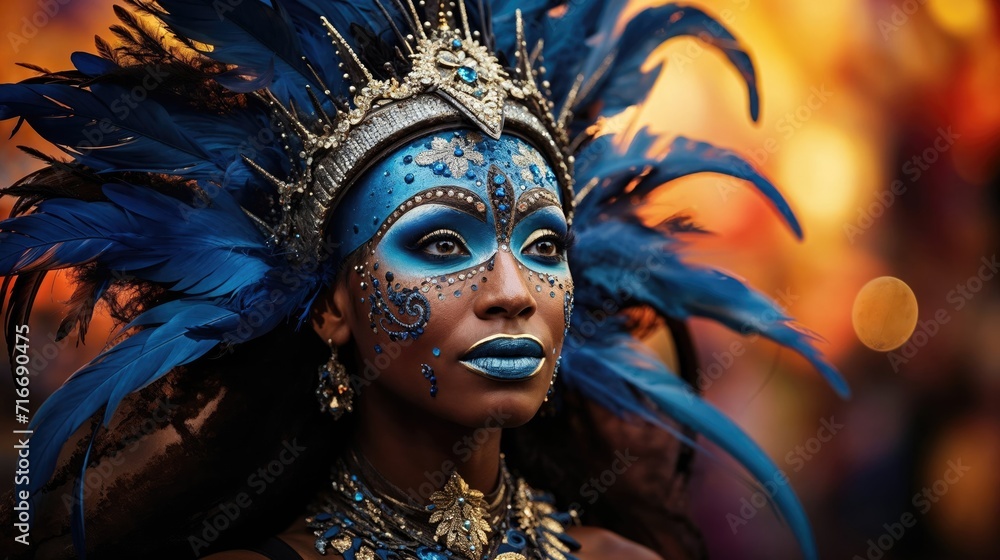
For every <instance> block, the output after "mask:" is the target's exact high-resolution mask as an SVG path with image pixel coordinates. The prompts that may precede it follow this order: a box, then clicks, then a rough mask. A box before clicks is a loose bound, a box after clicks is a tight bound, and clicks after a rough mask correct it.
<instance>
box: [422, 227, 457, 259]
mask: <svg viewBox="0 0 1000 560" xmlns="http://www.w3.org/2000/svg"><path fill="white" fill-rule="evenodd" d="M415 246H416V249H417V250H418V251H421V252H423V253H425V254H427V255H430V256H433V257H450V256H459V255H468V254H469V251H468V249H466V243H465V239H463V238H462V236H461V235H459V234H458V232H455V231H452V230H446V229H439V230H437V231H433V232H431V233H428V234H427V235H425V236H423V237H421V238H420V240H419V241H417V242H416V244H415Z"/></svg>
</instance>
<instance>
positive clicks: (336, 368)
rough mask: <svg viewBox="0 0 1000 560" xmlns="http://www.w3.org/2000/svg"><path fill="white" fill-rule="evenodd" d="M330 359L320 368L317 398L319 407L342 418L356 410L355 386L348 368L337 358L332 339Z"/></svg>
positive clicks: (335, 416) (330, 342)
mask: <svg viewBox="0 0 1000 560" xmlns="http://www.w3.org/2000/svg"><path fill="white" fill-rule="evenodd" d="M327 344H329V345H330V359H329V360H327V362H326V363H325V364H323V365H322V366H320V368H319V387H317V388H316V398H317V399H319V408H320V410H322V411H323V412H329V413H330V415H332V416H333V417H334V419H340V417H341V416H343V415H344V414H346V413H348V412H351V411H352V410H354V388H353V387H351V379H350V375H348V373H347V368H345V367H344V364H342V363H340V361H339V360H338V359H337V347H336V346H334V345H333V341H332V340H328V341H327Z"/></svg>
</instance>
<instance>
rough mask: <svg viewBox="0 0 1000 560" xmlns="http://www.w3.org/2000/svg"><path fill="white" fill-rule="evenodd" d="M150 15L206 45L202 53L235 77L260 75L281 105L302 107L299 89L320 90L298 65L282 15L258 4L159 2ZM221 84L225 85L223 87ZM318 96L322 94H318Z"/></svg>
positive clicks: (255, 0)
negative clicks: (237, 72) (235, 71)
mask: <svg viewBox="0 0 1000 560" xmlns="http://www.w3.org/2000/svg"><path fill="white" fill-rule="evenodd" d="M157 3H158V4H159V5H160V6H162V8H163V10H155V12H154V13H156V14H157V16H158V17H159V18H160V19H161V20H162V21H163V22H164V23H166V24H167V25H168V26H170V28H171V30H173V31H174V32H175V33H177V34H178V35H181V36H183V37H186V38H188V39H192V40H194V41H198V42H201V43H205V44H207V45H210V46H211V47H212V48H211V49H210V50H206V51H202V54H204V55H206V56H208V57H210V58H212V59H213V60H217V61H219V62H222V63H225V64H234V65H236V66H238V67H239V70H240V72H242V73H244V74H246V75H249V76H255V77H258V78H260V77H262V76H266V75H267V74H268V73H269V72H271V69H273V80H272V81H271V82H270V83H269V84H268V87H269V89H270V91H271V92H272V93H273V94H274V95H275V96H276V97H277V98H278V99H279V100H281V101H282V102H283V103H285V104H288V102H289V101H291V100H294V102H295V103H296V104H298V105H299V106H306V105H308V103H309V99H308V97H307V95H306V93H305V86H306V85H311V86H312V87H314V88H318V89H319V88H320V86H319V84H317V83H315V80H314V78H313V77H312V75H311V74H310V72H309V70H308V68H306V66H305V64H304V63H303V61H302V46H301V44H300V43H299V37H298V35H297V33H296V31H295V28H294V25H293V23H292V22H291V21H290V20H289V19H288V18H287V16H286V15H285V14H284V12H280V11H278V10H275V9H274V8H272V7H271V6H269V5H267V4H265V3H263V2H261V1H260V0H244V1H243V2H238V3H233V4H230V3H220V2H214V1H211V0H163V1H162V2H157ZM224 85H225V84H224ZM321 91H322V90H321Z"/></svg>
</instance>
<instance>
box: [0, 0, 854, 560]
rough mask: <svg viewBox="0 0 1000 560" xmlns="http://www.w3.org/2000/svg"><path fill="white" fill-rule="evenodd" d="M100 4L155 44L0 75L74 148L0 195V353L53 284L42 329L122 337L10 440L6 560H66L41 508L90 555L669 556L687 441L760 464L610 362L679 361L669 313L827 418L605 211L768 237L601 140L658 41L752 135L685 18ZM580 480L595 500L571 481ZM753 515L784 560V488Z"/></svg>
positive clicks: (686, 544) (651, 161)
mask: <svg viewBox="0 0 1000 560" xmlns="http://www.w3.org/2000/svg"><path fill="white" fill-rule="evenodd" d="M132 4H133V6H134V7H135V8H136V10H137V12H138V13H140V14H145V15H146V16H149V17H152V18H155V19H156V20H158V21H160V22H162V23H163V24H164V25H165V29H166V30H168V31H169V34H168V35H163V34H162V33H161V32H158V31H157V30H156V29H155V28H153V27H151V24H150V23H149V22H148V20H143V19H139V18H137V17H136V16H134V15H132V14H130V13H128V12H125V11H124V10H119V16H120V17H121V18H122V20H123V22H124V23H125V25H124V26H121V27H118V28H116V29H115V31H116V34H117V35H118V36H119V38H121V39H123V40H124V46H122V47H120V48H118V49H113V48H112V47H110V46H109V45H108V44H107V43H104V42H102V41H99V42H98V49H99V51H100V52H101V55H102V56H101V57H97V56H93V55H86V54H83V53H76V54H75V55H74V59H73V60H74V64H75V65H76V71H73V72H67V73H59V74H45V75H43V76H41V77H39V78H36V79H33V80H28V81H26V82H23V83H21V84H11V85H4V86H0V116H3V117H4V118H10V117H14V116H18V117H20V118H23V119H25V120H27V121H28V123H29V124H31V125H32V126H33V127H35V128H36V129H37V130H38V131H39V132H40V133H41V134H42V135H43V136H45V137H46V138H47V139H49V140H50V141H52V142H53V143H55V144H57V145H59V146H61V147H63V148H64V149H66V150H67V151H68V152H69V153H70V154H71V155H72V156H73V158H74V161H72V162H70V163H62V162H58V161H56V160H53V159H48V161H49V164H50V165H49V166H48V167H47V168H45V169H43V170H42V171H40V172H38V173H36V174H33V175H32V176H29V177H28V178H26V179H24V180H22V181H20V182H19V183H18V184H16V185H15V186H13V187H10V188H9V189H7V191H6V193H7V194H13V195H16V196H20V197H21V198H20V200H19V203H18V205H17V206H16V207H15V209H14V211H13V214H14V217H12V218H11V219H9V220H7V221H5V222H3V223H2V226H0V235H2V238H0V248H2V249H0V271H2V272H3V273H4V274H6V275H8V277H13V276H15V275H16V281H15V282H14V283H13V285H12V288H11V290H10V293H9V297H10V303H9V308H8V312H9V314H8V324H7V326H8V336H9V337H11V336H12V334H11V333H14V332H15V330H16V328H17V326H18V325H20V324H22V323H26V322H27V315H28V312H29V311H30V306H31V301H32V299H33V297H34V290H35V289H37V288H36V286H37V283H38V282H40V281H41V278H42V277H43V276H44V274H45V272H46V271H48V270H52V269H58V268H68V267H69V268H75V269H76V270H77V271H78V277H77V279H78V281H79V282H78V286H79V288H78V291H77V294H76V296H75V297H74V301H73V302H71V303H72V305H71V309H70V313H69V315H68V317H67V319H66V320H65V321H64V323H63V327H62V328H61V329H60V335H62V336H65V335H66V334H68V333H69V332H70V331H72V330H73V329H74V328H79V330H80V334H81V336H82V335H83V333H84V331H85V328H86V325H87V321H88V319H89V316H90V313H91V312H92V310H93V306H94V304H95V302H97V301H105V302H107V303H108V304H109V306H110V309H111V311H112V314H113V316H114V317H115V318H116V319H118V320H119V321H121V322H122V323H123V324H124V326H123V328H122V330H121V331H120V333H119V334H120V338H119V339H118V341H117V343H116V344H114V345H112V346H110V347H109V348H108V349H106V350H105V351H104V352H103V353H102V354H101V355H100V356H98V358H96V359H95V360H94V361H93V362H91V364H89V365H88V366H86V367H84V368H83V369H81V370H80V371H78V372H77V373H76V374H74V376H73V377H72V378H71V379H70V380H69V381H68V382H67V383H66V384H65V385H64V386H63V387H62V388H61V389H60V390H59V391H57V392H56V393H55V394H53V396H52V397H51V398H50V399H49V400H48V401H46V403H45V404H44V405H43V406H42V407H41V409H39V411H38V413H37V415H36V416H35V418H34V420H33V423H32V429H34V431H35V434H34V436H33V437H32V453H37V455H36V456H37V457H38V459H37V463H34V465H35V466H34V467H33V469H34V470H33V476H32V479H31V481H30V483H29V484H28V485H27V490H29V491H30V492H31V494H32V496H33V500H34V515H35V520H36V521H37V525H36V527H38V529H37V530H36V535H38V533H40V535H38V536H39V537H40V541H39V544H37V545H35V546H36V549H34V550H33V552H35V553H37V554H39V555H49V556H52V557H59V556H68V555H70V554H72V551H71V547H70V546H69V545H68V542H67V538H66V537H65V534H66V532H67V530H68V529H67V525H70V523H69V522H68V521H67V520H66V519H65V516H66V511H69V510H72V523H71V525H72V531H71V532H72V534H73V540H74V546H75V548H76V550H77V551H79V552H80V553H81V554H82V552H83V551H84V550H90V551H91V554H92V555H97V556H101V557H104V556H109V557H115V556H120V555H122V554H125V553H128V554H132V555H134V554H140V553H141V554H144V555H149V556H161V557H178V556H180V555H184V556H204V555H206V554H210V553H218V556H215V557H217V558H238V557H246V558H257V557H260V555H261V553H263V554H264V555H265V556H270V557H297V556H298V557H310V556H316V555H317V554H320V555H328V556H331V555H332V556H334V557H336V556H337V555H340V556H343V557H344V558H347V559H352V558H364V559H367V558H375V557H380V558H387V557H392V555H397V556H399V557H404V558H406V557H419V558H451V557H454V558H468V559H470V560H475V559H478V558H493V557H497V558H504V559H505V560H511V559H514V558H564V557H572V556H575V557H578V558H615V557H636V558H643V557H656V555H657V554H661V555H664V556H669V557H674V556H678V557H697V556H701V555H703V554H704V546H703V544H702V543H701V542H700V540H699V539H698V536H697V531H696V530H694V529H693V528H692V527H691V524H690V522H689V521H687V519H686V515H685V513H684V510H683V505H682V504H683V502H684V499H685V495H684V494H685V492H684V483H685V480H686V478H685V473H686V468H687V466H686V465H687V462H688V461H689V459H690V452H689V450H688V449H687V448H686V447H684V446H683V445H682V443H688V444H690V443H693V440H692V439H691V436H692V434H691V432H689V431H688V430H693V431H696V432H700V433H703V434H705V435H706V436H707V437H709V438H710V439H712V440H713V441H715V442H717V443H718V444H720V445H721V446H722V447H723V448H724V449H726V450H727V451H728V452H730V453H732V454H733V455H734V456H736V457H737V458H738V459H739V460H740V461H741V462H743V464H744V465H745V466H746V467H747V468H748V470H750V472H751V473H752V474H753V475H754V476H755V477H757V478H758V479H761V480H763V479H766V478H769V477H771V476H772V475H773V474H774V473H775V472H776V467H775V466H774V465H773V464H772V463H770V461H769V460H768V459H767V458H766V456H765V455H764V454H763V453H762V452H761V451H760V450H759V449H758V448H757V447H756V446H755V445H754V444H753V443H752V442H751V441H750V440H749V439H748V438H746V436H744V435H743V434H742V433H741V432H739V430H738V429H737V428H736V427H735V426H734V425H732V423H731V422H730V421H728V419H726V418H725V417H724V416H723V415H721V414H719V413H718V412H716V411H715V410H714V409H713V408H711V407H710V406H709V405H707V404H706V403H704V402H703V401H702V400H701V399H700V398H699V397H698V396H697V395H696V394H695V393H694V392H693V391H692V390H691V389H690V388H689V387H688V385H686V384H685V383H684V381H682V380H681V379H679V378H678V377H677V376H675V375H673V374H672V373H670V371H669V370H668V369H667V368H666V366H665V365H664V364H663V363H662V362H661V361H660V360H659V359H658V358H657V357H656V356H655V355H654V354H653V353H652V352H651V351H650V350H649V349H648V348H647V347H645V346H643V345H642V344H641V343H640V342H639V338H638V337H641V336H643V334H646V333H649V332H652V331H655V330H657V329H660V330H662V329H663V328H664V326H669V327H670V328H671V330H672V332H673V334H674V337H675V339H676V340H677V341H679V346H680V348H681V350H682V351H684V350H686V349H688V347H689V345H688V344H686V343H685V342H684V338H683V335H684V330H683V326H682V324H679V323H677V321H678V320H683V319H686V318H687V317H689V316H692V315H701V316H707V317H711V318H713V319H716V320H718V321H720V322H722V323H723V324H726V325H727V326H729V327H731V328H733V329H738V330H740V332H743V333H760V334H763V335H765V336H768V337H769V338H772V339H774V340H776V341H778V342H780V343H782V344H785V345H788V346H790V347H792V348H794V349H796V350H797V351H799V352H800V353H802V354H803V355H805V356H806V357H807V358H809V359H810V360H811V361H813V363H814V364H816V366H817V367H818V368H819V369H820V370H821V371H822V372H823V373H824V374H825V375H826V376H827V377H828V378H829V379H830V381H831V383H833V384H834V386H835V388H837V389H838V390H839V391H841V392H842V393H846V387H845V386H844V384H843V381H842V380H841V379H840V377H839V375H838V374H837V373H836V371H834V370H833V369H832V367H831V366H829V365H828V364H827V363H826V362H824V361H823V359H822V358H821V357H820V355H819V354H818V352H817V351H816V350H815V349H813V347H812V346H811V343H810V338H809V336H808V335H805V334H803V333H802V332H801V331H800V330H797V329H796V328H794V327H793V326H792V325H791V324H790V321H789V319H788V318H787V317H785V316H784V315H782V314H781V313H779V312H777V311H776V309H775V308H774V306H773V304H772V303H771V302H770V301H769V300H767V299H766V298H764V297H762V296H760V295H759V294H757V293H755V292H752V291H750V290H748V289H747V288H746V287H745V286H743V285H742V284H741V283H739V282H738V281H736V280H734V279H733V278H731V277H729V276H726V275H724V274H722V273H720V272H717V271H714V270H709V269H700V268H693V267H689V266H687V265H685V264H683V263H682V262H681V261H680V260H679V258H678V256H677V253H676V249H677V246H678V244H679V241H677V238H676V236H677V234H679V233H682V232H685V231H691V230H693V229H695V228H693V226H691V224H690V223H689V221H688V220H686V219H685V218H683V217H678V216H659V217H655V218H654V219H650V218H648V217H647V218H644V219H642V220H640V219H639V217H638V215H637V212H638V210H639V208H640V207H641V204H642V202H643V201H644V200H645V197H646V196H647V195H648V194H649V192H650V191H652V190H653V189H655V188H656V187H658V186H660V185H662V184H663V183H664V182H666V181H669V180H670V179H673V178H676V177H680V176H683V175H687V174H690V173H695V172H699V171H712V172H723V173H728V174H731V175H733V176H736V177H739V178H743V179H747V180H749V181H751V182H752V183H753V184H754V185H755V186H756V187H757V188H758V189H760V190H761V191H762V192H763V193H764V194H765V195H766V196H767V197H768V198H769V200H770V201H771V202H772V203H773V204H774V205H775V206H776V208H777V209H778V210H779V212H780V213H781V214H782V216H783V217H784V218H785V219H786V221H787V222H788V224H789V226H790V227H791V228H792V230H793V231H794V232H795V233H796V234H801V232H800V230H799V227H798V224H797V222H796V221H795V218H794V217H793V216H792V215H791V212H790V211H789V209H788V207H787V205H786V204H785V203H784V201H783V200H782V199H781V197H780V195H778V194H777V192H776V191H775V190H774V188H773V187H772V186H771V185H770V184H769V183H768V182H767V181H766V180H765V179H763V178H762V177H761V176H759V175H758V174H757V173H756V172H755V171H754V170H753V169H752V168H751V167H750V166H749V165H747V164H746V163H745V162H744V161H743V160H741V159H740V158H739V157H738V156H736V155H734V154H731V153H729V152H725V151H723V150H719V149H716V148H713V147H711V146H709V145H707V144H704V143H700V142H694V141H690V140H686V139H678V140H676V141H674V142H673V143H672V144H670V145H669V146H667V147H662V146H659V145H657V144H655V143H654V140H655V139H654V138H652V137H650V136H649V135H648V134H646V133H645V132H644V131H642V132H638V133H637V134H635V135H634V138H632V139H631V141H630V142H625V141H624V139H618V140H621V141H619V142H618V143H613V142H612V138H611V137H609V136H599V135H598V133H599V130H600V124H601V123H603V122H605V119H607V118H610V117H613V116H615V115H620V114H621V112H622V111H623V110H624V109H626V108H628V107H630V106H632V105H635V104H636V103H638V102H641V101H642V100H643V99H644V98H645V95H646V93H648V91H649V89H650V87H651V86H652V83H653V80H654V78H655V72H654V73H650V74H642V73H640V72H639V71H638V70H639V66H640V65H641V63H642V62H643V61H644V60H645V58H646V56H647V55H648V54H649V53H650V52H651V50H652V49H653V48H655V47H656V46H657V45H659V44H660V43H662V41H664V40H666V39H668V38H670V37H674V36H678V35H685V34H696V35H697V36H698V37H700V38H701V39H703V40H705V41H708V42H709V43H711V44H713V45H715V46H717V47H719V48H720V49H722V50H723V51H724V52H725V53H726V55H727V56H728V57H729V59H730V60H731V61H732V62H733V63H734V64H735V65H736V66H737V68H739V69H740V71H741V72H742V73H743V75H744V77H745V78H746V79H747V83H748V86H749V88H750V104H751V114H752V115H753V116H754V117H755V118H756V114H757V100H756V91H755V89H754V76H753V68H752V65H751V63H750V60H749V57H748V56H747V55H746V54H745V53H744V52H743V51H742V50H740V49H739V47H738V46H737V45H736V42H735V39H734V38H733V37H732V35H730V34H729V32H728V31H726V30H725V29H724V28H722V26H720V25H719V24H718V23H716V22H715V21H714V20H712V19H711V18H709V17H708V16H707V15H705V14H704V13H703V12H701V11H699V10H697V9H694V8H690V7H677V6H664V7H659V8H651V9H649V10H646V11H644V12H642V13H641V14H639V15H637V16H636V17H635V18H634V19H633V20H631V21H630V22H629V23H628V25H627V26H626V27H625V29H624V31H623V32H621V33H616V32H615V24H616V22H617V19H618V14H619V12H620V11H621V10H622V8H623V6H624V2H618V1H611V0H609V1H594V2H571V3H565V4H564V3H561V2H534V3H528V4H527V5H525V6H524V7H523V8H522V9H520V10H517V9H515V8H514V7H513V6H510V5H508V3H506V2H493V3H491V4H484V3H472V2H470V3H466V2H462V1H458V2H451V3H441V4H440V5H438V4H437V3H435V2H426V3H424V2H421V3H419V4H414V3H411V2H409V1H403V2H392V3H389V2H385V3H383V2H378V1H373V2H370V3H367V2H366V3H357V2H354V3H346V2H335V1H331V2H318V1H315V0H298V1H283V2H277V1H271V2H259V1H256V0H251V1H243V2H238V1H234V2H222V3H220V2H208V1H199V0H158V2H156V3H155V4H152V3H147V2H142V1H138V0H137V1H135V2H132ZM151 76H156V78H150V77H151ZM140 98H141V99H140ZM29 211H30V212H29ZM571 232H572V233H571ZM574 303H575V305H576V308H575V311H574V310H573V307H574ZM310 325H311V327H312V328H311V329H310V328H309V327H310ZM314 333H315V334H314ZM317 335H318V336H317ZM317 367H318V368H319V374H318V386H317V375H316V373H315V372H316V368H317ZM681 369H682V370H686V371H687V372H690V371H693V367H692V366H691V363H690V361H689V360H687V361H685V363H682V364H681ZM313 394H314V395H315V396H316V397H318V398H319V400H320V409H321V410H322V411H323V412H324V413H326V412H328V413H330V414H329V415H326V417H325V418H321V417H319V415H318V413H317V412H316V411H315V410H311V409H307V408H305V407H304V405H303V399H306V398H311V397H312V395H313ZM545 401H549V403H547V404H545V405H544V406H543V403H544V402H545ZM163 408H166V409H168V410H167V412H166V413H165V414H163V416H164V417H165V418H166V419H165V420H163V421H161V422H159V423H155V422H154V423H151V425H150V423H148V422H146V421H147V420H148V419H149V418H151V417H152V418H155V412H156V411H157V410H158V409H163ZM102 409H103V413H102V412H101V411H102ZM540 409H542V412H541V413H539V410H540ZM102 425H103V426H104V427H103V428H101V426H102ZM248 434H252V437H250V438H248ZM67 440H70V441H72V442H73V443H72V444H71V445H68V446H66V447H67V449H70V450H72V449H75V450H76V451H75V453H70V452H67V453H65V454H64V455H63V457H62V459H61V461H60V460H59V452H60V449H61V448H62V447H63V443H64V442H66V441H67ZM501 440H503V444H502V447H501ZM502 449H503V451H504V453H505V454H502V453H501V450H502ZM636 449H641V453H637V454H636V456H635V457H634V456H633V455H632V454H631V452H632V450H636ZM643 459H645V460H643ZM633 464H634V465H635V467H634V468H633V466H632V465H633ZM664 467H666V468H664ZM608 468H611V469H613V472H616V473H619V474H621V475H622V476H621V483H617V484H615V485H613V486H611V485H609V486H610V487H607V486H599V485H596V484H594V485H590V486H588V482H587V480H588V478H590V476H592V474H591V473H600V472H601V470H606V469H608ZM53 473H55V474H54V475H53ZM43 485H44V488H43ZM534 488H538V489H540V490H541V491H540V490H535V489H534ZM15 490H16V491H17V490H19V488H15ZM543 491H544V492H543ZM774 500H775V502H776V503H777V505H778V506H779V507H780V508H781V509H782V511H783V512H784V513H785V515H786V516H787V517H788V520H789V522H790V524H791V526H792V529H793V531H794V532H795V534H796V535H797V537H798V538H799V539H800V541H801V542H802V545H803V550H804V551H805V553H806V555H807V556H813V555H814V550H813V547H812V542H811V537H810V533H809V529H808V525H807V523H806V522H805V519H804V516H803V515H802V512H801V507H800V506H799V504H798V502H797V500H796V498H795V497H794V494H792V493H791V492H790V491H789V490H788V489H787V488H782V489H780V490H779V492H778V493H776V494H775V496H774ZM592 503H597V504H598V505H595V506H591V505H590V504H592ZM582 504H585V506H584V505H582ZM60 506H63V507H62V508H61V507H60ZM578 522H582V526H575V525H576V524H577V523H578ZM612 531H614V532H612ZM616 532H617V533H620V535H619V534H615V533H616ZM268 535H277V538H270V539H268V538H266V537H267V536H268ZM258 543H259V544H258ZM653 549H655V552H654V551H653ZM253 550H256V551H257V552H252V551H253ZM219 551H228V552H219Z"/></svg>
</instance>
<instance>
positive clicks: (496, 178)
mask: <svg viewBox="0 0 1000 560" xmlns="http://www.w3.org/2000/svg"><path fill="white" fill-rule="evenodd" d="M493 182H494V183H496V184H498V185H502V184H504V183H506V182H507V178H506V177H504V176H503V175H494V176H493Z"/></svg>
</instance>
